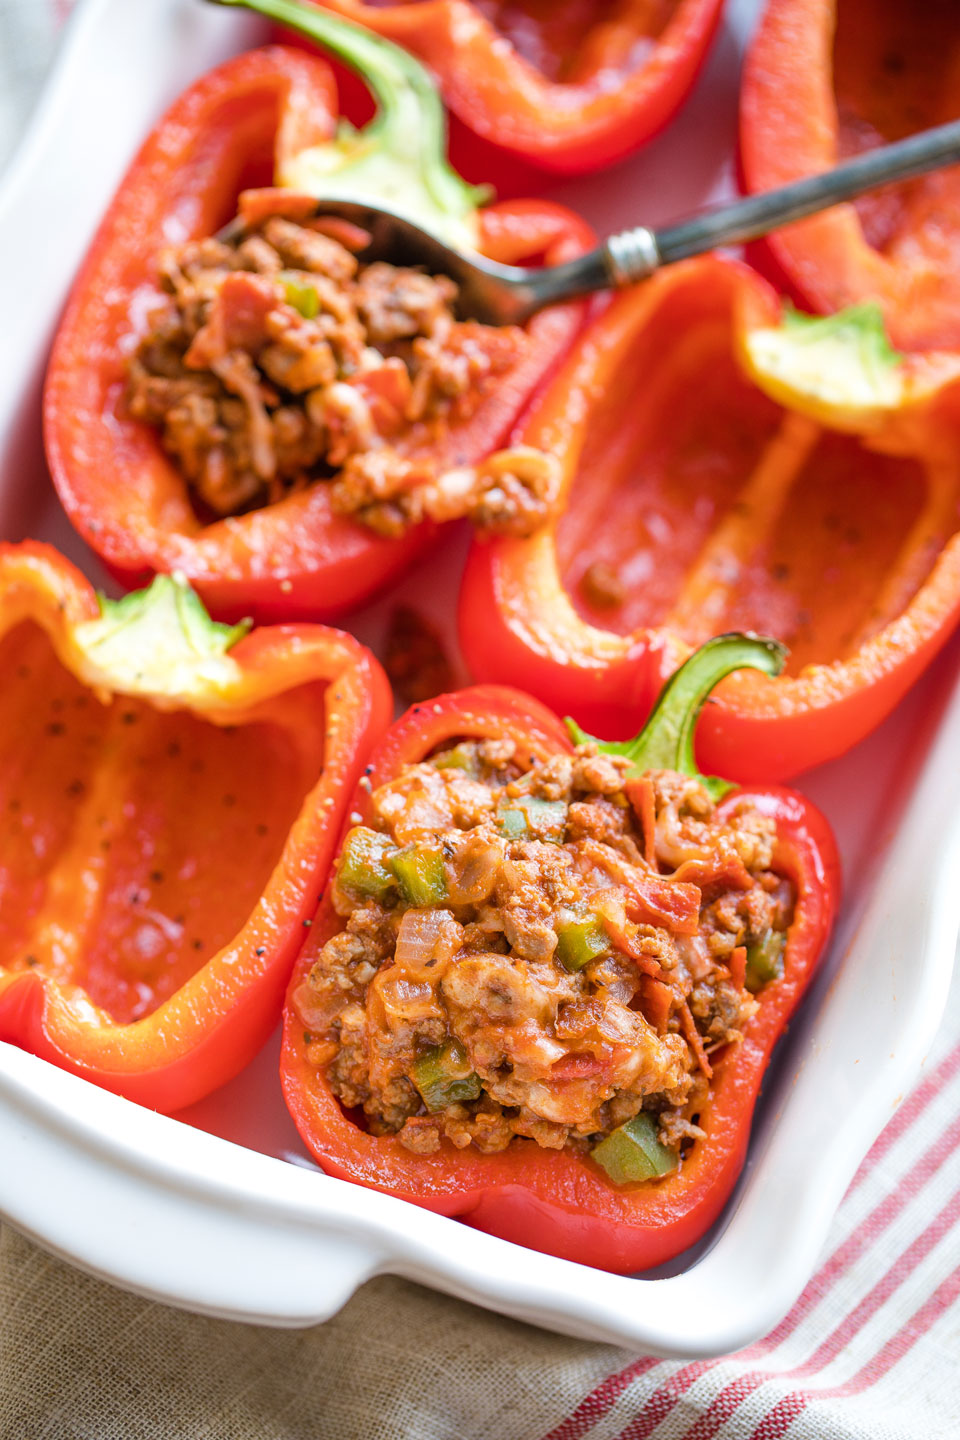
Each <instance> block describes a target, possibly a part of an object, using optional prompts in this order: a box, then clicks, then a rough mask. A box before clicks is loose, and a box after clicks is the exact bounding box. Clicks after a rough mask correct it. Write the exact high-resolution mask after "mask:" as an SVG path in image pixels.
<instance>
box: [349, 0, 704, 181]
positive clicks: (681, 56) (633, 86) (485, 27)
mask: <svg viewBox="0 0 960 1440" xmlns="http://www.w3.org/2000/svg"><path fill="white" fill-rule="evenodd" d="M722 7H723V0H666V3H662V4H656V5H647V4H640V5H637V4H630V3H628V4H624V5H616V6H613V7H606V8H607V9H608V13H606V14H604V15H602V16H601V15H599V14H598V13H597V11H598V7H597V6H596V5H592V4H584V3H583V0H554V3H552V4H549V5H544V4H542V3H538V0H506V3H503V0H496V3H494V4H492V5H490V4H484V5H479V4H473V3H469V0H419V3H417V4H413V5H411V4H408V3H407V4H405V3H402V0H399V3H398V0H390V3H387V4H369V3H367V0H325V7H324V8H326V9H328V10H335V11H336V12H337V13H338V14H340V15H344V16H346V17H347V18H348V19H350V20H357V21H360V22H362V23H363V24H364V25H368V26H369V27H370V28H371V29H372V30H376V31H377V32H378V33H379V34H381V35H387V36H389V37H390V39H391V40H396V41H398V42H399V44H401V45H405V46H406V47H407V49H409V50H412V51H413V52H414V54H416V55H419V56H420V58H421V59H422V60H423V61H425V62H426V64H427V65H429V66H430V68H431V70H432V71H433V72H434V74H435V75H437V76H438V77H439V80H440V84H441V86H442V89H443V97H444V99H445V100H446V102H447V104H448V105H449V106H450V109H451V110H453V111H454V113H455V114H456V115H458V116H459V118H460V119H461V120H462V121H463V122H464V124H466V125H467V126H468V127H469V128H470V129H471V130H473V131H474V132H475V133H476V134H477V135H481V136H483V138H484V139H485V140H490V141H492V142H493V143H494V144H496V145H500V146H503V147H504V148H505V149H507V150H510V151H513V152H514V153H515V154H517V155H522V156H524V157H525V158H527V159H529V160H532V161H534V162H535V163H536V164H538V165H542V166H544V167H545V168H546V169H548V170H559V171H562V172H564V173H566V174H579V173H581V172H586V171H591V170H599V169H600V168H601V167H602V166H604V165H609V164H611V163H612V162H613V161H615V160H620V159H622V158H623V157H624V156H625V155H629V154H630V152H631V151H632V150H635V149H637V147H638V146H640V145H642V144H643V143H644V141H646V140H649V139H650V137H651V136H652V135H655V134H656V132H657V131H658V130H660V129H661V128H662V126H664V125H665V124H666V123H667V121H668V120H669V119H670V117H671V116H672V115H673V113H674V111H675V110H677V108H678V107H679V106H680V104H681V103H682V102H683V100H684V99H685V97H686V95H687V93H688V91H689V90H690V88H691V86H692V85H693V82H694V80H695V79H696V77H697V74H698V72H699V70H700V67H701V65H702V64H703V61H704V59H705V57H706V54H707V50H708V48H709V45H710V41H711V39H712V37H713V33H714V31H715V29H716V26H717V21H718V20H719V18H720V12H721V10H722Z"/></svg>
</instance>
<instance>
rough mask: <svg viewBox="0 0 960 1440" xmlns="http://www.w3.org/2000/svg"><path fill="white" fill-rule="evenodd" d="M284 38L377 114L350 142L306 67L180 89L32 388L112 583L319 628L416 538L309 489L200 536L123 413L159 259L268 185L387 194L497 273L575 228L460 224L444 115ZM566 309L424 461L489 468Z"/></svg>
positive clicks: (390, 79)
mask: <svg viewBox="0 0 960 1440" xmlns="http://www.w3.org/2000/svg"><path fill="white" fill-rule="evenodd" d="M287 8H288V10H293V11H295V12H296V13H297V14H299V15H300V16H303V17H305V18H304V19H303V28H304V29H305V30H306V31H307V32H308V33H310V34H311V36H313V38H315V39H317V40H318V41H319V42H320V43H323V44H326V45H327V46H328V47H329V48H330V49H333V50H335V51H336V52H337V53H338V54H339V55H340V56H341V57H342V58H344V59H345V60H346V61H347V62H348V63H351V64H352V65H354V66H355V67H356V68H357V69H358V71H359V72H360V73H361V75H362V76H363V78H364V79H365V80H366V82H367V83H368V84H369V85H370V86H371V88H372V89H373V90H374V91H375V93H376V96H377V99H378V102H379V106H380V109H379V113H378V115H377V117H376V118H375V120H374V121H373V122H371V124H370V125H369V126H368V127H367V128H366V129H365V130H363V131H361V132H359V133H358V132H355V131H350V130H349V127H348V129H347V130H346V131H343V130H341V131H340V132H339V133H338V134H337V136H336V138H334V134H335V130H336V125H337V100H336V89H335V83H334V79H333V75H332V72H331V70H330V68H329V66H328V65H327V64H326V62H325V61H323V60H321V59H319V58H317V57H314V56H311V55H307V54H305V53H303V52H302V51H298V50H293V49H285V48H281V47H270V48H267V49H263V50H256V51H252V52H250V53H248V54H244V55H240V56H238V57H237V58H236V59H234V60H231V61H228V62H227V63H226V64H225V65H222V66H221V67H219V68H218V69H216V70H214V71H212V72H210V73H209V74H208V75H206V76H204V77H203V78H202V79H201V80H199V81H198V82H197V83H196V84H195V85H193V86H191V88H190V89H189V90H187V91H186V92H185V93H184V94H183V95H182V96H181V97H180V99H179V100H177V101H176V102H175V104H174V105H173V106H172V107H171V109H170V110H169V111H168V112H167V114H166V115H165V116H164V117H163V118H162V119H161V120H160V122H159V123H158V125H157V126H156V128H155V129H154V130H153V132H152V134H151V135H150V137H149V139H148V140H147V141H146V143H145V145H144V146H143V149H142V150H141V151H140V153H139V155H138V156H137V158H136V160H135V161H134V162H133V165H132V166H131V168H130V170H129V172H128V173H127V176H126V178H125V179H124V181H123V183H122V185H121V186H120V189H119V191H118V193H117V195H116V197H115V198H114V201H113V203H112V205H111V207H110V210H109V211H108V213H107V216H106V218H105V220H104V221H103V224H102V225H101V227H100V230H99V232H98V234H97V236H96V238H95V240H94V243H93V246H92V248H91V250H90V252H89V254H88V256H87V259H86V262H85V264H84V266H83V269H82V271H81V273H80V275H79V278H78V279H77V281H76V284H75V287H74V290H73V293H72V296H71V298H70V301H69V304H68V306H67V310H66V313H65V315H64V318H63V321H62V323H61V326H60V329H59V332H58V335H57V338H56V342H55V345H54V349H53V356H52V359H51V363H50V368H49V372H48V376H47V383H46V394H45V430H46V442H47V454H48V458H49V463H50V468H51V472H52V474H53V478H54V481H55V484H56V486H57V490H58V492H59V495H60V498H61V500H62V501H63V504H64V506H65V508H66V510H67V513H68V515H69V516H70V518H71V520H72V522H73V524H74V525H75V527H76V528H77V529H78V530H79V532H80V533H81V535H82V536H83V537H84V539H85V540H86V541H87V542H88V543H89V544H90V545H91V546H92V547H93V548H94V550H96V551H97V553H98V554H99V555H100V556H101V557H102V559H103V560H104V561H105V562H106V564H107V565H108V566H109V567H110V569H111V571H112V572H113V573H115V574H116V575H117V576H118V578H119V579H121V580H122V581H123V582H124V583H127V584H134V583H142V582H143V580H144V579H145V578H146V577H148V576H149V575H150V573H151V572H154V571H160V572H164V571H167V572H169V571H172V570H179V571H181V572H182V573H183V574H184V575H186V576H187V578H188V579H189V581H190V582H191V584H192V585H194V586H195V588H196V589H197V591H198V593H199V594H200V595H201V597H202V599H203V600H204V602H205V604H206V605H207V606H208V608H209V609H210V610H211V611H212V612H213V613H215V614H217V615H221V616H223V617H225V618H237V617H238V616H240V615H252V616H254V618H256V619H257V620H265V619H271V620H273V619H286V618H289V617H297V616H301V617H302V616H306V617H309V618H316V617H327V616H329V615H331V614H333V613H339V612H341V611H342V610H344V609H346V608H348V607H349V606H351V605H355V604H357V603H359V602H360V601H362V600H364V599H365V598H366V597H367V596H369V595H370V594H372V593H373V592H374V591H375V590H376V589H377V588H379V587H380V586H382V585H383V584H384V583H385V582H386V581H388V580H389V579H391V578H392V577H393V576H395V575H397V574H398V573H400V572H401V571H402V570H404V569H405V568H406V567H407V566H408V565H409V564H410V562H411V561H412V560H413V559H414V558H415V557H416V556H417V555H419V554H422V553H423V551H424V549H425V547H426V546H427V544H428V543H429V541H430V540H431V538H432V536H433V535H434V534H435V529H434V527H432V526H431V525H430V524H423V525H420V526H416V527H414V528H413V529H412V530H410V531H408V532H407V533H406V534H405V535H402V536H400V537H399V538H397V539H392V538H391V539H386V538H383V537H382V536H379V535H376V534H374V533H373V532H372V531H371V530H369V529H367V528H366V527H365V526H363V525H361V524H359V523H357V522H356V521H355V520H353V519H352V518H349V517H347V516H343V515H338V514H334V513H333V512H332V510H331V504H330V500H329V495H328V488H329V487H328V486H327V485H325V484H323V483H319V482H318V483H313V484H309V485H308V486H307V487H306V488H305V489H301V490H299V491H297V492H296V493H293V494H289V495H287V496H285V497H284V498H283V499H281V500H279V501H277V503H275V504H271V505H268V506H266V507H264V508H261V509H257V510H252V511H250V512H248V513H245V514H239V515H231V516H229V517H228V518H226V519H222V520H216V521H214V522H213V523H205V522H204V521H203V520H202V519H201V518H200V517H199V516H198V514H197V512H196V511H195V509H194V506H193V505H192V503H191V500H190V497H189V494H188V490H187V486H186V484H185V481H184V478H183V476H182V474H181V473H180V471H179V470H178V469H177V467H176V465H175V464H174V462H173V461H172V460H171V459H170V458H169V457H168V456H167V454H166V453H165V452H164V450H163V448H162V446H161V443H160V439H159V436H158V433H157V432H156V431H155V430H154V429H153V428H152V427H150V426H148V425H146V424H145V423H143V422H142V421H139V420H136V419H134V418H132V417H131V416H130V415H129V413H127V412H126V411H125V407H124V402H123V391H124V385H125V377H126V372H127V366H128V362H129V357H130V354H131V350H132V349H133V348H135V342H136V339H137V338H138V337H139V336H141V335H142V334H143V333H144V332H145V329H146V326H147V316H148V314H149V312H150V311H151V309H153V308H155V306H156V303H157V301H158V300H159V299H160V298H161V292H160V289H159V277H158V274H157V259H158V254H159V252H160V251H161V250H162V249H163V247H164V246H169V245H171V244H174V243H175V244H181V243H183V242H186V241H187V240H189V239H191V238H193V237H199V236H207V235H211V234H213V233H215V232H216V231H217V230H218V228H219V227H221V226H222V225H223V224H224V223H225V222H226V221H228V220H229V219H230V218H231V217H232V216H233V215H234V213H235V212H236V210H237V200H238V195H239V194H240V192H241V191H243V190H245V189H248V188H249V187H261V186H264V185H270V184H272V183H273V182H274V180H276V181H277V182H278V183H279V184H280V185H289V186H292V187H294V188H295V189H296V190H300V191H303V190H304V189H305V188H306V189H308V190H309V193H311V194H314V195H319V194H324V193H326V194H330V193H336V194H344V193H345V194H346V195H348V196H349V198H353V199H358V198H366V199H371V198H372V199H374V200H375V201H376V200H378V199H381V198H382V197H383V194H384V190H383V187H384V185H385V184H386V183H389V184H390V185H391V186H392V193H394V192H395V195H396V196H398V197H400V199H399V201H397V203H399V204H400V205H401V208H404V209H406V211H407V212H408V213H411V214H412V215H413V216H414V217H415V218H417V219H418V220H419V222H420V223H421V224H423V225H425V226H427V228H434V229H436V230H440V231H442V232H443V234H444V235H445V236H446V237H447V238H453V239H457V240H459V241H461V242H462V243H467V241H468V240H469V239H470V237H473V239H474V240H475V243H476V244H477V246H478V248H479V249H481V250H482V251H483V252H484V253H485V254H487V255H490V256H493V257H494V258H496V259H498V260H502V261H505V262H508V263H515V262H516V263H521V262H529V263H535V262H537V261H538V260H541V259H542V260H544V261H546V262H549V263H553V262H558V261H562V260H565V259H570V258H572V257H573V256H574V255H576V254H578V253H579V252H580V251H582V250H583V249H585V248H587V247H588V246H589V244H590V243H591V239H592V236H591V232H590V231H589V229H588V227H587V226H586V225H585V224H584V223H583V222H582V221H581V220H579V219H578V218H577V217H576V216H575V215H573V214H572V213H571V212H570V211H568V210H565V209H563V208H562V207H560V206H557V205H553V204H550V203H549V202H547V201H536V200H517V201H512V202H510V203H507V204H503V205H490V206H488V207H486V208H484V209H480V210H478V209H477V200H478V192H477V191H476V190H474V189H473V188H472V187H470V186H467V185H465V184H464V182H463V181H461V180H460V178H459V177H458V176H456V175H455V174H454V172H453V171H452V170H450V168H449V167H448V166H447V164H446V161H445V160H444V158H443V157H444V135H445V130H444V116H443V111H442V107H441V106H440V103H439V100H438V97H437V95H436V92H435V90H434V89H433V87H432V85H431V83H430V81H429V78H428V77H427V76H426V74H425V72H424V71H423V70H422V68H421V67H420V66H419V64H418V63H417V62H416V61H415V60H413V59H412V58H411V57H410V56H407V55H406V54H405V52H403V51H400V50H398V49H397V47H395V46H392V45H390V44H389V43H388V42H386V41H383V40H381V39H379V38H378V37H376V36H373V35H370V34H368V33H367V32H364V31H358V30H357V29H356V27H353V26H349V25H347V24H346V23H345V22H343V21H342V20H338V19H336V18H335V17H333V16H327V15H322V14H320V13H318V12H311V11H309V10H306V9H305V8H304V7H300V6H288V7H287ZM582 316H583V306H582V305H581V304H579V303H578V304H574V305H567V306H561V307H555V308H554V309H552V310H550V311H546V312H544V313H543V314H541V315H538V316H537V317H536V318H535V319H534V320H533V321H532V322H531V323H530V325H529V327H528V336H529V343H528V344H527V345H526V346H525V347H524V349H523V350H522V351H521V352H520V355H519V357H518V359H517V360H516V362H515V363H514V364H513V365H512V367H511V368H510V369H508V370H507V371H506V372H505V373H503V374H502V375H499V376H498V377H497V382H496V384H495V385H494V386H492V388H490V389H489V390H488V391H487V392H485V394H484V396H483V398H482V399H481V400H480V402H479V404H478V406H477V407H476V408H475V409H474V410H473V411H472V412H471V413H470V414H469V415H467V416H466V417H464V418H463V419H462V420H459V421H458V420H457V419H456V418H454V420H453V421H452V422H451V424H450V425H449V426H448V427H447V428H446V430H445V432H444V433H443V434H442V435H440V436H439V438H438V439H437V441H436V444H435V445H434V446H432V448H431V449H430V451H429V455H430V458H431V459H435V460H436V461H438V462H439V463H441V464H445V465H446V466H448V467H450V466H459V465H464V464H473V463H477V462H479V461H482V460H483V459H485V458H486V457H487V456H488V455H490V454H491V453H492V452H494V451H496V450H497V449H498V448H499V446H500V443H501V441H502V439H503V438H504V436H505V434H506V432H507V431H508V429H509V428H510V427H511V425H512V424H513V422H514V420H515V418H516V417H517V415H518V413H519V411H520V410H521V409H522V408H523V406H524V404H525V403H526V401H527V400H528V399H529V397H530V395H531V393H532V392H533V391H534V389H535V388H536V387H537V385H538V384H539V382H540V381H541V380H542V379H543V377H544V376H545V374H546V373H547V372H548V371H549V369H550V368H551V366H552V365H553V364H554V363H555V361H557V360H558V358H559V357H560V356H561V355H562V354H563V353H564V352H565V351H566V349H567V348H568V347H569V344H570V342H571V341H572V339H573V336H574V334H575V332H576V330H577V329H578V328H579V326H580V323H581V320H582Z"/></svg>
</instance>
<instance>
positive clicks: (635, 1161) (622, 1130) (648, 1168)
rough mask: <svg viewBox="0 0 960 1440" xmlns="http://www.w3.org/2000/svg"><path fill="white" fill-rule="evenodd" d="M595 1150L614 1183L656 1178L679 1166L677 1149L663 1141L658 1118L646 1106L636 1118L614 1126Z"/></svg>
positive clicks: (601, 1164) (598, 1160)
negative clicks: (658, 1130)
mask: <svg viewBox="0 0 960 1440" xmlns="http://www.w3.org/2000/svg"><path fill="white" fill-rule="evenodd" d="M591 1153H592V1155H593V1158H594V1160H596V1162H597V1164H598V1165H600V1166H602V1167H603V1169H604V1170H606V1172H607V1174H608V1175H609V1177H610V1179H611V1180H612V1181H613V1183H614V1185H630V1184H635V1183H636V1182H637V1181H640V1180H655V1179H656V1178H657V1177H658V1176H659V1175H667V1174H669V1172H670V1171H671V1170H675V1169H676V1168H677V1154H676V1151H674V1150H671V1149H670V1148H669V1147H668V1146H667V1145H661V1143H660V1141H659V1139H658V1138H657V1122H656V1120H655V1119H654V1118H653V1116H652V1115H651V1114H649V1112H648V1111H646V1110H641V1111H640V1114H639V1115H634V1117H633V1119H632V1120H628V1121H627V1122H626V1123H625V1124H624V1125H618V1126H617V1128H616V1130H611V1132H610V1134H609V1135H607V1136H606V1137H605V1138H604V1139H603V1140H601V1141H600V1143H599V1145H595V1146H594V1147H593V1151H592V1152H591Z"/></svg>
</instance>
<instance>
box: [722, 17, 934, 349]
mask: <svg viewBox="0 0 960 1440" xmlns="http://www.w3.org/2000/svg"><path fill="white" fill-rule="evenodd" d="M958 65H960V25H958V24H957V9H956V6H955V5H954V4H952V3H951V0H940V3H934V4H925V5H903V4H898V3H894V0H769V3H768V4H767V6H766V9H765V11H764V14H763V18H762V20H761V22H760V25H759V27H758V29H757V33H756V35H755V37H754V40H753V42H752V44H751V47H750V50H749V53H748V56H747V61H746V66H745V69H744V76H743V85H742V88H741V92H740V153H741V167H742V174H743V180H744V184H745V186H746V188H747V189H748V190H750V191H759V190H769V189H773V188H774V187H775V186H777V185H785V184H787V183H789V182H790V181H791V180H796V179H799V178H800V177H801V176H804V175H811V174H816V173H817V172H819V171H821V170H827V169H829V168H830V166H832V165H836V164H837V163H838V162H839V161H840V160H843V159H846V158H847V157H849V156H852V155H856V154H858V153H860V152H861V151H863V150H868V149H871V148H872V147H873V146H875V145H882V144H885V143H887V142H889V141H892V140H899V139H902V138H903V137H904V136H906V135H909V134H912V133H913V132H914V131H916V130H922V129H924V128H926V127H928V126H932V125H938V124H942V123H943V122H945V121H947V120H952V119H955V118H956V117H957V116H958V115H960V89H958V86H957V79H956V77H957V67H958ZM758 256H763V257H765V261H766V263H769V262H770V261H772V262H773V265H772V271H773V273H774V274H775V275H776V277H777V278H778V279H781V278H783V279H785V280H786V282H787V284H788V285H789V286H790V287H791V288H792V290H793V292H794V293H795V294H796V295H797V296H799V297H801V298H802V299H803V300H804V301H805V302H806V303H807V304H808V305H810V306H811V307H812V308H814V309H816V310H820V311H824V312H829V311H832V310H839V309H841V308H842V307H843V306H845V305H851V304H856V303H857V302H859V301H861V300H866V299H872V300H876V301H877V302H878V303H879V304H880V305H881V306H882V309H883V314H884V318H885V320H886V323H887V330H888V332H889V334H890V337H891V339H892V340H893V342H894V343H895V344H896V345H898V346H900V347H901V348H903V349H907V350H913V349H917V350H919V349H929V348H941V347H942V348H952V349H957V348H960V167H957V166H954V167H952V168H950V169H946V170H939V171H937V172H936V173H935V174H932V175H926V176H923V177H922V178H920V179H918V180H911V181H910V182H909V183H908V184H903V185H896V186H889V185H888V186H887V187H886V188H885V189H883V190H879V191H877V192H876V193H874V194H871V195H864V196H862V197H861V198H860V199H859V200H856V201H854V202H853V203H852V204H846V205H837V206H835V207H834V208H833V209H831V210H827V211H825V212H824V213H823V214H822V215H815V216H813V217H812V218H811V219H809V220H803V221H801V222H800V223H799V224H797V225H790V226H788V227H787V228H786V229H784V230H778V231H775V232H774V233H773V234H772V235H771V236H769V237H768V239H767V240H765V241H764V242H762V244H761V245H760V246H759V247H758ZM765 261H764V260H760V261H759V263H761V264H764V263H765Z"/></svg>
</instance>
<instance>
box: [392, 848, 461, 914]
mask: <svg viewBox="0 0 960 1440" xmlns="http://www.w3.org/2000/svg"><path fill="white" fill-rule="evenodd" d="M387 863H388V864H389V866H390V869H391V870H392V871H393V874H394V875H395V876H396V879H397V884H398V885H399V886H400V894H401V895H402V896H403V899H404V900H405V901H406V903H407V904H408V905H438V904H439V903H440V901H441V900H444V899H446V895H447V878H446V876H445V875H444V873H443V856H442V855H441V854H440V851H439V850H432V849H426V848H424V847H421V846H419V845H411V846H409V847H408V848H407V849H406V850H397V851H395V853H394V854H393V855H391V856H390V859H389V861H388V862H387Z"/></svg>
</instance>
